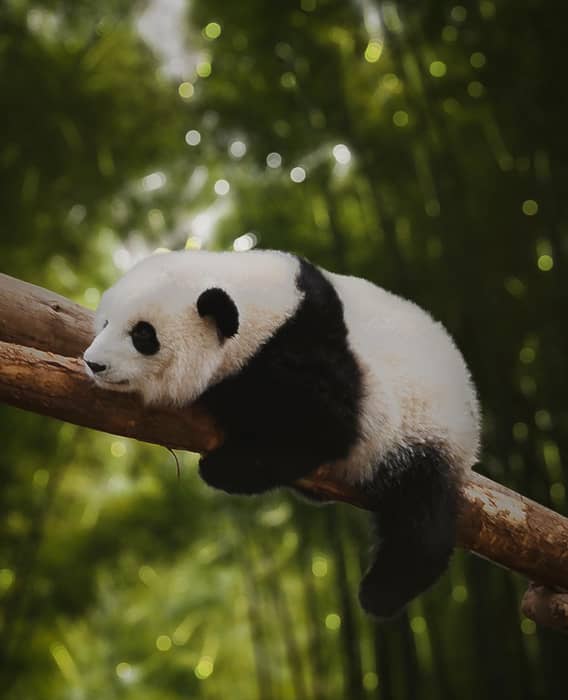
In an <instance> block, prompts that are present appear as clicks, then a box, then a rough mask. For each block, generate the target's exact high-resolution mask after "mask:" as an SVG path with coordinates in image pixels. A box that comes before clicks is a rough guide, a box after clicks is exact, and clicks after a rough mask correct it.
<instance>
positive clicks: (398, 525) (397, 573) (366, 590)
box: [359, 445, 458, 618]
mask: <svg viewBox="0 0 568 700" xmlns="http://www.w3.org/2000/svg"><path fill="white" fill-rule="evenodd" d="M457 486H458V480H457V477H456V475H455V474H454V473H453V471H452V469H451V467H450V465H449V464H448V462H447V461H446V459H445V458H444V457H443V454H442V453H441V452H440V451H439V450H437V449H436V448H434V447H429V446H424V445H419V446H416V447H408V448H404V450H400V451H398V452H397V453H396V454H393V455H392V456H390V457H389V459H388V460H385V461H384V462H383V463H381V465H380V467H379V468H378V469H377V474H376V477H375V480H374V481H373V483H372V484H369V486H368V488H369V490H370V491H371V492H372V495H373V497H374V498H375V499H376V500H377V503H378V507H377V510H376V512H375V513H374V514H373V520H374V522H375V525H376V530H377V532H376V546H375V551H374V558H373V561H372V563H371V565H370V567H369V569H368V570H367V572H366V573H365V576H364V577H363V580H362V581H361V587H360V590H359V600H360V602H361V605H362V607H363V608H364V609H365V610H366V611H367V612H368V613H370V614H371V615H374V616H375V617H378V618H388V617H392V616H393V615H395V614H396V613H397V612H399V611H401V610H402V609H403V608H404V606H405V605H406V604H407V603H408V602H409V601H410V600H412V599H413V598H415V597H416V596H417V595H419V594H420V593H422V591H424V590H426V589H427V588H429V587H430V586H431V585H432V584H433V583H434V582H435V581H436V580H437V579H438V578H439V577H440V576H441V575H442V574H443V573H444V571H445V570H446V568H447V566H448V563H449V560H450V557H451V555H452V552H453V549H454V546H455V541H456V514H457V506H456V492H457Z"/></svg>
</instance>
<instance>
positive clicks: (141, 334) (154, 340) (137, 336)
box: [130, 321, 160, 355]
mask: <svg viewBox="0 0 568 700" xmlns="http://www.w3.org/2000/svg"><path fill="white" fill-rule="evenodd" d="M130 337H131V338H132V345H134V347H135V348H136V350H138V352H139V353H141V354H142V355H155V354H156V353H157V352H158V350H159V349H160V341H159V340H158V336H157V335H156V329H155V328H154V326H153V325H152V324H151V323H148V322H147V321H138V323H137V324H136V325H135V326H134V328H133V329H132V330H131V331H130Z"/></svg>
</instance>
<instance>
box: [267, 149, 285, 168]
mask: <svg viewBox="0 0 568 700" xmlns="http://www.w3.org/2000/svg"><path fill="white" fill-rule="evenodd" d="M266 165H268V167H269V168H273V169H276V168H279V167H280V166H281V165H282V156H281V155H280V153H276V152H272V153H269V154H268V155H267V156H266Z"/></svg>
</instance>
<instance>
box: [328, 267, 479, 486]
mask: <svg viewBox="0 0 568 700" xmlns="http://www.w3.org/2000/svg"><path fill="white" fill-rule="evenodd" d="M328 277H329V278H330V279H331V281H332V283H333V284H334V286H335V288H336V289H337V291H338V293H339V297H340V299H341V301H342V302H343V309H344V314H345V320H346V323H347V328H348V331H349V343H350V345H351V348H352V350H353V352H354V354H355V356H356V358H357V359H358V361H359V363H360V366H361V367H362V369H363V373H364V385H365V395H364V399H363V410H362V412H361V430H362V439H361V441H360V443H359V444H358V445H357V446H356V447H355V449H354V450H353V452H352V454H351V455H350V456H349V459H348V460H347V463H346V464H344V465H342V466H343V469H344V473H345V476H346V477H348V478H351V479H352V478H353V477H356V478H358V477H360V478H362V479H369V478H370V477H371V474H370V473H369V472H368V470H369V469H371V468H372V465H373V464H374V463H376V459H377V457H378V458H379V460H380V459H381V457H382V456H384V455H385V454H386V453H388V452H389V451H391V450H392V449H393V448H396V447H398V446H400V445H406V444H411V445H415V444H417V443H423V442H432V441H433V442H437V443H438V444H440V445H443V446H444V447H445V449H446V451H447V452H448V453H449V455H450V456H451V461H452V464H453V466H454V467H456V468H457V469H461V470H463V469H468V468H471V467H472V466H473V465H474V464H475V462H476V461H477V455H478V449H479V410H478V403H477V398H476V393H475V389H474V387H473V384H472V381H471V378H470V374H469V371H468V369H467V367H466V364H465V362H464V360H463V357H462V355H461V353H460V352H459V350H458V349H457V348H456V346H455V344H454V342H453V340H452V339H451V337H450V336H449V334H448V332H447V331H446V329H445V328H444V327H443V326H442V324H441V323H439V322H436V321H434V320H433V319H432V317H431V316H430V315H429V314H428V313H426V312H425V311H424V310H423V309H421V308H420V307H419V306H417V305H416V304H414V303H412V302H410V301H407V300H406V299H403V298H401V297H398V296H396V295H394V294H391V293H390V292H388V291H386V290H384V289H382V288H380V287H378V286H376V285H374V284H372V283H370V282H368V281H366V280H363V279H360V278H357V277H347V276H343V275H336V274H331V273H328ZM377 428H379V429H377Z"/></svg>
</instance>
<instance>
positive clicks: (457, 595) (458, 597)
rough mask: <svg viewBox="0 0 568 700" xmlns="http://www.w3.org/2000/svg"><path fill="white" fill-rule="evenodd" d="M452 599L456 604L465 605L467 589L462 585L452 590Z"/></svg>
mask: <svg viewBox="0 0 568 700" xmlns="http://www.w3.org/2000/svg"><path fill="white" fill-rule="evenodd" d="M452 598H453V599H454V600H455V601H456V603H465V601H466V600H467V588H466V587H465V586H462V585H461V584H459V585H457V586H454V587H453V588H452Z"/></svg>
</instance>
